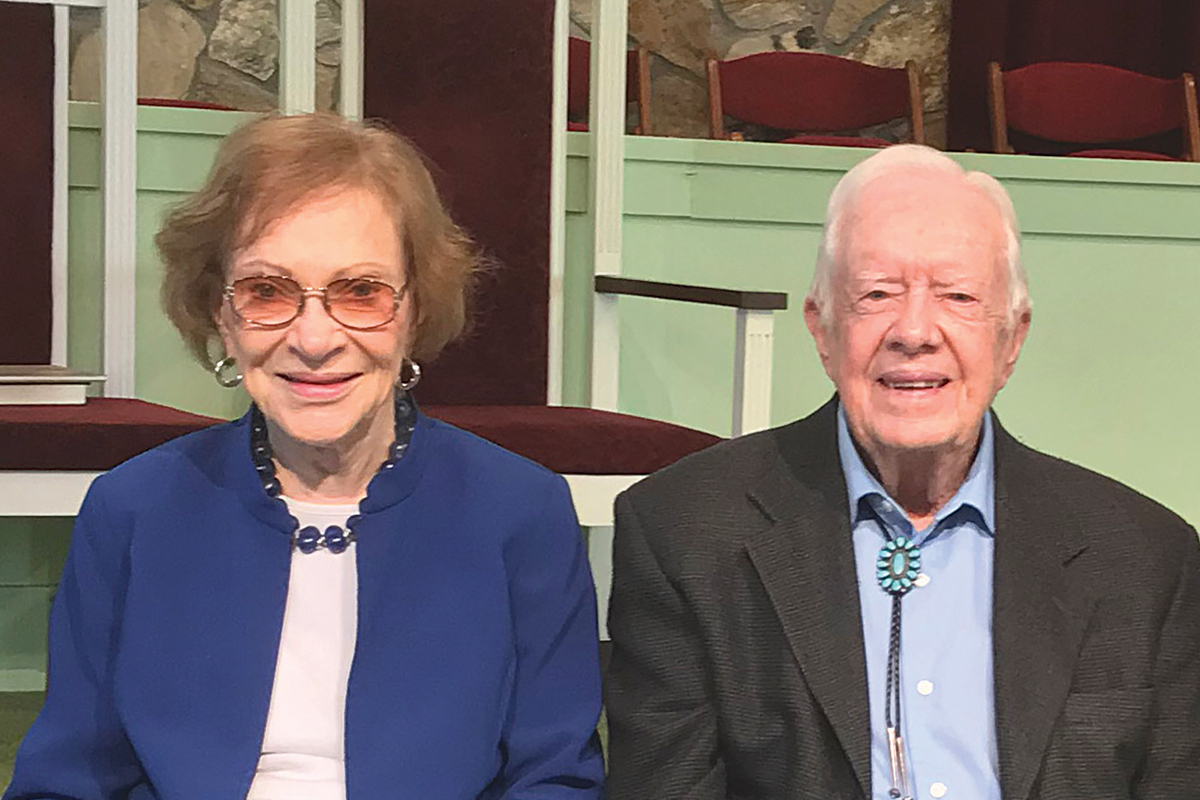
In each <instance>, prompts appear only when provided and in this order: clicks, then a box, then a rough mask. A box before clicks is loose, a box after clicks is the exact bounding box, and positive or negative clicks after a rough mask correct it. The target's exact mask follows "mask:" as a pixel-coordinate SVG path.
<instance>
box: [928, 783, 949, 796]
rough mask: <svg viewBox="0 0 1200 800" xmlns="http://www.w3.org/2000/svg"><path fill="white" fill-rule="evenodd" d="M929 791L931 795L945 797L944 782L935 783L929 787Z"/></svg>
mask: <svg viewBox="0 0 1200 800" xmlns="http://www.w3.org/2000/svg"><path fill="white" fill-rule="evenodd" d="M929 793H930V794H931V795H933V796H934V797H945V796H946V784H944V783H935V784H934V785H933V786H930V787H929Z"/></svg>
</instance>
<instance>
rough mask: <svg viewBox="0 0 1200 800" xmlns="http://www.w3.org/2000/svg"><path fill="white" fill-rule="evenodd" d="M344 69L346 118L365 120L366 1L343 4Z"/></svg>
mask: <svg viewBox="0 0 1200 800" xmlns="http://www.w3.org/2000/svg"><path fill="white" fill-rule="evenodd" d="M313 35H314V36H315V35H316V34H315V33H314V34H313ZM341 69H342V74H341V86H340V94H341V112H342V116H343V117H346V118H348V119H362V115H363V0H342V66H341Z"/></svg>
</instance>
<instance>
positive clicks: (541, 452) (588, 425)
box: [424, 406, 721, 475]
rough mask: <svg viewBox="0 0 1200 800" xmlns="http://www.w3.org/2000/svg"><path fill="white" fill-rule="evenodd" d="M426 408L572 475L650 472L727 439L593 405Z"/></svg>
mask: <svg viewBox="0 0 1200 800" xmlns="http://www.w3.org/2000/svg"><path fill="white" fill-rule="evenodd" d="M424 411H425V413H426V414H428V415H429V416H431V417H436V418H437V419H440V420H444V421H445V422H449V423H450V424H451V425H456V426H458V427H459V428H462V429H464V430H467V431H470V432H471V433H474V434H475V435H477V436H480V437H482V438H484V439H487V440H489V441H492V442H495V443H496V444H498V445H500V446H501V447H504V448H507V449H509V450H512V451H513V452H515V453H518V454H520V455H523V456H525V457H526V458H528V459H530V460H532V461H536V462H537V463H539V464H541V465H542V466H544V467H547V468H548V469H551V470H554V471H555V472H560V473H563V474H571V475H645V474H648V473H651V472H653V471H654V470H656V469H661V468H663V467H665V466H667V465H668V464H673V463H674V462H676V461H678V460H679V459H681V458H683V457H684V456H686V455H688V454H689V453H694V452H696V451H697V450H703V449H704V448H706V447H708V446H710V445H713V444H716V443H717V442H719V441H721V439H720V437H717V436H713V435H712V434H711V433H704V432H703V431H697V430H693V429H691V428H684V427H682V426H679V425H672V424H671V423H669V422H659V421H657V420H652V419H644V418H642V417H631V416H629V415H628V414H617V413H614V412H611V411H596V410H595V409H590V408H571V407H565V406H563V407H555V406H426V407H425V408H424Z"/></svg>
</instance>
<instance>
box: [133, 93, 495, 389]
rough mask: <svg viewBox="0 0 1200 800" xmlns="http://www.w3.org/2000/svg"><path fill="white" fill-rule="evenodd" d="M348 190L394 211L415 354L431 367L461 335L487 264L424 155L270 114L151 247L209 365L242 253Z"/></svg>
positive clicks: (370, 127) (330, 120)
mask: <svg viewBox="0 0 1200 800" xmlns="http://www.w3.org/2000/svg"><path fill="white" fill-rule="evenodd" d="M343 189H367V190H370V191H372V192H375V193H376V194H377V195H378V196H379V197H380V198H381V199H382V200H383V201H384V203H385V204H386V205H387V206H388V207H391V208H394V209H396V215H397V232H398V235H399V236H400V239H401V244H402V248H403V252H404V256H405V268H406V270H407V273H408V290H409V291H410V292H412V295H413V302H414V304H415V307H416V311H417V316H416V326H415V330H414V332H413V345H412V352H411V353H410V354H409V355H410V356H411V357H413V358H417V359H426V360H428V359H431V358H433V357H435V356H436V355H437V354H438V353H439V352H440V351H441V349H442V348H443V347H445V346H446V345H447V344H449V343H450V342H451V341H452V340H454V339H455V338H456V337H458V336H459V335H461V334H462V332H463V330H464V329H465V328H466V325H467V321H468V316H469V315H468V312H469V304H470V300H471V294H472V289H473V287H474V283H475V278H476V276H477V274H478V273H479V271H480V269H481V268H482V266H483V263H484V262H483V258H482V257H481V254H480V251H479V249H478V247H476V246H475V244H474V242H473V241H472V240H471V238H470V237H469V236H468V235H467V234H466V232H464V231H463V230H462V228H460V227H458V225H456V224H455V223H454V221H453V220H452V219H451V218H450V215H449V213H448V212H447V211H446V208H445V206H444V205H443V204H442V201H441V198H440V197H439V196H438V192H437V188H436V187H435V185H434V182H433V177H432V176H431V175H430V172H429V169H428V167H427V166H426V164H425V160H424V158H423V157H422V156H421V154H420V152H418V151H417V149H416V148H415V147H414V146H413V145H412V144H411V143H409V142H408V141H407V140H406V139H404V138H403V137H402V136H400V135H399V134H397V133H395V132H394V131H392V130H390V129H389V128H387V127H385V126H384V125H382V124H380V123H375V122H354V121H351V120H347V119H343V118H342V117H339V116H336V115H334V114H305V115H300V116H290V117H288V116H279V115H273V116H266V117H261V118H259V119H256V120H254V121H252V122H249V123H247V124H246V125H243V126H242V127H240V128H238V129H237V130H236V131H234V132H233V133H231V134H230V135H229V136H228V137H226V139H225V141H224V142H223V143H222V144H221V148H220V150H219V151H218V153H217V157H216V161H215V162H214V164H213V167H212V170H211V171H210V172H209V175H208V180H207V181H205V184H204V186H202V187H201V188H200V190H199V191H197V192H196V193H195V194H193V195H192V196H191V197H189V198H188V199H187V200H185V201H184V202H182V203H181V204H179V205H178V206H176V207H175V208H173V209H172V210H171V211H170V213H168V214H167V217H166V219H165V220H164V222H163V226H162V228H161V229H160V230H159V232H158V235H157V236H156V237H155V240H154V241H155V244H157V245H158V252H159V254H160V255H161V256H162V260H163V265H164V275H163V285H162V302H163V307H164V308H165V310H166V312H167V316H168V317H170V319H171V322H173V323H174V324H175V327H176V328H178V329H179V333H180V334H181V335H182V336H183V340H184V342H185V343H186V344H187V346H188V349H189V350H191V352H192V353H193V354H194V355H195V356H196V358H197V359H198V360H199V361H200V362H201V363H202V364H205V365H206V366H210V367H211V366H212V364H213V358H212V355H211V354H210V352H209V345H210V343H211V341H212V339H213V338H214V337H215V336H216V335H217V326H216V322H215V315H216V314H217V312H218V310H219V308H220V305H221V300H222V298H221V293H222V290H223V288H224V285H225V271H226V268H227V266H228V263H229V259H230V256H231V255H232V254H233V253H234V251H235V250H237V249H239V248H241V247H245V246H246V245H248V244H251V243H253V242H254V241H255V240H256V239H257V238H258V237H259V236H261V235H262V234H263V233H265V232H266V230H267V228H269V227H270V226H271V225H272V224H273V223H274V222H276V221H277V220H279V219H280V218H282V217H283V216H285V215H286V214H287V213H288V211H290V210H291V209H292V208H294V207H295V206H297V205H298V204H300V203H302V202H304V201H305V200H308V199H310V198H313V197H315V196H320V195H322V194H325V193H328V192H335V191H339V190H343Z"/></svg>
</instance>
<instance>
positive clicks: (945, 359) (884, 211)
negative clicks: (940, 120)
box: [805, 170, 1029, 455]
mask: <svg viewBox="0 0 1200 800" xmlns="http://www.w3.org/2000/svg"><path fill="white" fill-rule="evenodd" d="M852 202H853V206H852V207H850V208H848V209H847V210H846V212H845V216H844V217H843V227H842V232H841V258H840V263H839V264H838V265H836V266H835V267H834V274H833V276H832V282H831V287H830V288H831V291H830V298H829V302H830V303H831V308H830V309H829V310H830V315H829V317H828V319H827V323H828V324H827V326H823V325H822V322H821V319H820V313H819V309H818V308H816V306H815V305H814V304H812V303H807V304H806V305H805V320H806V321H807V323H808V327H809V330H810V331H811V332H812V334H813V337H814V338H815V339H816V343H817V350H818V352H819V353H820V356H821V361H822V363H823V364H824V366H825V371H826V373H828V375H829V377H830V379H832V380H833V382H834V384H835V385H836V386H837V390H838V395H839V397H840V399H841V402H842V405H843V407H844V408H845V412H846V419H847V422H848V423H849V426H850V430H851V433H852V434H853V435H854V439H855V441H857V442H858V443H859V445H860V446H861V447H863V448H865V449H866V450H867V451H868V453H871V454H872V455H878V454H881V453H883V452H887V451H892V452H895V451H917V450H925V451H933V452H937V451H941V450H946V449H950V450H953V449H960V448H973V447H974V446H975V442H976V437H977V436H978V433H979V426H980V423H981V421H982V419H983V415H984V414H985V413H986V412H987V409H988V407H989V406H990V405H991V403H992V399H993V398H994V397H995V396H996V393H997V392H998V391H1000V389H1001V388H1002V387H1003V386H1004V384H1005V382H1006V381H1007V380H1008V376H1009V375H1010V374H1012V369H1013V366H1014V365H1015V364H1016V360H1017V355H1018V354H1019V353H1020V350H1021V344H1022V343H1023V342H1024V340H1025V334H1026V332H1027V330H1028V328H1029V315H1028V314H1027V313H1026V314H1024V315H1023V317H1022V318H1020V319H1018V320H1016V322H1015V324H1014V325H1013V326H1012V328H1011V329H1010V327H1009V324H1008V318H1007V311H1008V308H1007V306H1008V286H1007V269H1006V267H1005V265H1004V252H1005V228H1004V223H1003V219H1002V217H1001V215H1000V212H999V211H998V210H997V209H996V207H995V206H994V205H993V204H992V203H991V202H990V201H989V200H988V199H987V198H986V197H985V196H984V195H983V194H982V193H981V192H980V190H978V189H975V188H974V187H972V186H970V185H969V184H967V183H965V182H964V181H963V180H962V179H960V178H956V177H955V176H947V175H939V174H937V173H931V172H928V171H903V170H901V171H898V172H895V173H891V174H888V175H884V176H881V177H879V178H877V179H876V180H875V181H873V182H871V183H870V184H868V185H867V186H866V187H864V188H863V189H862V190H861V191H860V192H859V194H858V196H857V197H856V198H855V199H854V200H853V201H852Z"/></svg>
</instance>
